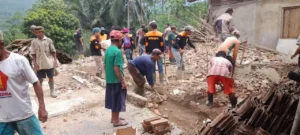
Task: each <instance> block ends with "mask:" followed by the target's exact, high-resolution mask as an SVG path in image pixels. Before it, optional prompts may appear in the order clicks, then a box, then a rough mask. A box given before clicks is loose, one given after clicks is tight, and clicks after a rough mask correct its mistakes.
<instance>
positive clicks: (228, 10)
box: [225, 8, 233, 13]
mask: <svg viewBox="0 0 300 135" xmlns="http://www.w3.org/2000/svg"><path fill="white" fill-rule="evenodd" d="M230 12H233V9H232V8H227V10H226V12H225V13H230Z"/></svg>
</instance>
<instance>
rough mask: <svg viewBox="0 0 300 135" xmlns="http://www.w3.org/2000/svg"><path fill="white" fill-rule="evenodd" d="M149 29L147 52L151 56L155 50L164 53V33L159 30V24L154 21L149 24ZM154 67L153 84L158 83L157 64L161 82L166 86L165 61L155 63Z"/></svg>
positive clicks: (146, 38) (146, 44) (146, 37)
mask: <svg viewBox="0 0 300 135" xmlns="http://www.w3.org/2000/svg"><path fill="white" fill-rule="evenodd" d="M149 28H150V29H151V31H150V32H148V33H147V34H146V36H145V42H146V43H145V52H146V53H147V54H151V53H152V51H153V50H154V49H156V48H157V49H159V50H160V51H161V52H162V53H164V51H165V50H164V43H163V37H162V33H161V32H159V31H158V30H157V23H156V22H155V21H152V22H150V23H149ZM153 63H154V66H153V68H152V75H153V82H154V84H155V83H156V73H155V70H156V69H155V63H157V66H158V72H159V82H161V83H162V84H164V68H163V60H162V58H161V59H160V60H158V61H153Z"/></svg>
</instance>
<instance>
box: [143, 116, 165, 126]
mask: <svg viewBox="0 0 300 135" xmlns="http://www.w3.org/2000/svg"><path fill="white" fill-rule="evenodd" d="M159 119H161V118H160V117H158V116H156V117H152V118H149V119H145V120H144V123H145V124H147V125H150V122H151V121H155V120H159Z"/></svg>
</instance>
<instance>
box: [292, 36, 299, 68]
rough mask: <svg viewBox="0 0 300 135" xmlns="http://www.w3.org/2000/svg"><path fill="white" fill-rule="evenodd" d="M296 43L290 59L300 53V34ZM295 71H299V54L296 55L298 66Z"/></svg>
mask: <svg viewBox="0 0 300 135" xmlns="http://www.w3.org/2000/svg"><path fill="white" fill-rule="evenodd" d="M296 45H298V48H297V50H296V51H295V53H294V54H293V55H292V56H291V59H294V58H295V57H296V56H297V55H299V54H300V36H299V37H298V40H297V43H296ZM296 72H297V73H300V56H299V57H298V68H297V69H296Z"/></svg>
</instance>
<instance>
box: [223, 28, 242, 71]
mask: <svg viewBox="0 0 300 135" xmlns="http://www.w3.org/2000/svg"><path fill="white" fill-rule="evenodd" d="M232 35H233V36H232V37H228V38H226V40H225V41H224V42H223V43H222V44H221V45H220V46H219V48H218V50H217V52H220V51H224V52H226V59H228V60H229V61H230V62H231V64H232V65H233V68H234V67H235V61H236V58H237V54H238V51H239V47H240V44H241V43H240V41H239V40H238V39H239V38H240V32H239V31H238V30H234V31H233V32H232ZM245 43H247V41H245V42H243V43H242V44H245ZM232 52H233V53H232ZM233 72H234V70H233ZM232 75H233V73H232Z"/></svg>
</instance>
